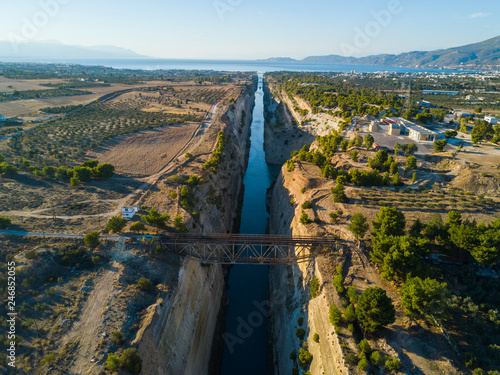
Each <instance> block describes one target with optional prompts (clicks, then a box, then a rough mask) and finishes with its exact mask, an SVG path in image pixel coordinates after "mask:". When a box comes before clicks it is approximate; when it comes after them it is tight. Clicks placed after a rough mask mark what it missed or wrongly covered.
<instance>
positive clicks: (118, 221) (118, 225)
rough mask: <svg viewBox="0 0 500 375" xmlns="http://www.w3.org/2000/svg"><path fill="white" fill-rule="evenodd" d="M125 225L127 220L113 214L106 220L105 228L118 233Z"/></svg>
mask: <svg viewBox="0 0 500 375" xmlns="http://www.w3.org/2000/svg"><path fill="white" fill-rule="evenodd" d="M125 225H127V220H125V219H124V218H123V217H118V216H113V217H111V218H110V219H109V220H108V223H107V224H106V228H107V229H108V230H110V231H113V232H115V233H119V232H121V231H122V229H123V228H125Z"/></svg>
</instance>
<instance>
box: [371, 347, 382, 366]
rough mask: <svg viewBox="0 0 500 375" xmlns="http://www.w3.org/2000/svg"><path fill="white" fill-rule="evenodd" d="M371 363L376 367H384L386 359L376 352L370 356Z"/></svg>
mask: <svg viewBox="0 0 500 375" xmlns="http://www.w3.org/2000/svg"><path fill="white" fill-rule="evenodd" d="M370 361H371V363H373V364H374V365H375V366H382V365H383V364H384V358H383V357H382V356H381V355H380V352H377V351H376V350H375V351H374V352H372V354H371V355H370Z"/></svg>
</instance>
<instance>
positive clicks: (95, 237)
mask: <svg viewBox="0 0 500 375" xmlns="http://www.w3.org/2000/svg"><path fill="white" fill-rule="evenodd" d="M100 237H101V235H100V234H99V233H98V232H90V233H87V234H86V235H85V238H84V239H83V243H84V244H85V246H88V247H97V246H98V245H99V242H100Z"/></svg>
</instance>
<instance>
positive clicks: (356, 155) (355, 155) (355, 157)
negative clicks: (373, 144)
mask: <svg viewBox="0 0 500 375" xmlns="http://www.w3.org/2000/svg"><path fill="white" fill-rule="evenodd" d="M358 158H359V152H358V150H352V152H351V159H352V161H358Z"/></svg>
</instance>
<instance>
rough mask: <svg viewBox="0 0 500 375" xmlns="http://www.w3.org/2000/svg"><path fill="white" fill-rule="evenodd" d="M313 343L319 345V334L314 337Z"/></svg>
mask: <svg viewBox="0 0 500 375" xmlns="http://www.w3.org/2000/svg"><path fill="white" fill-rule="evenodd" d="M313 341H314V342H316V343H319V335H318V334H317V333H314V335H313Z"/></svg>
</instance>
